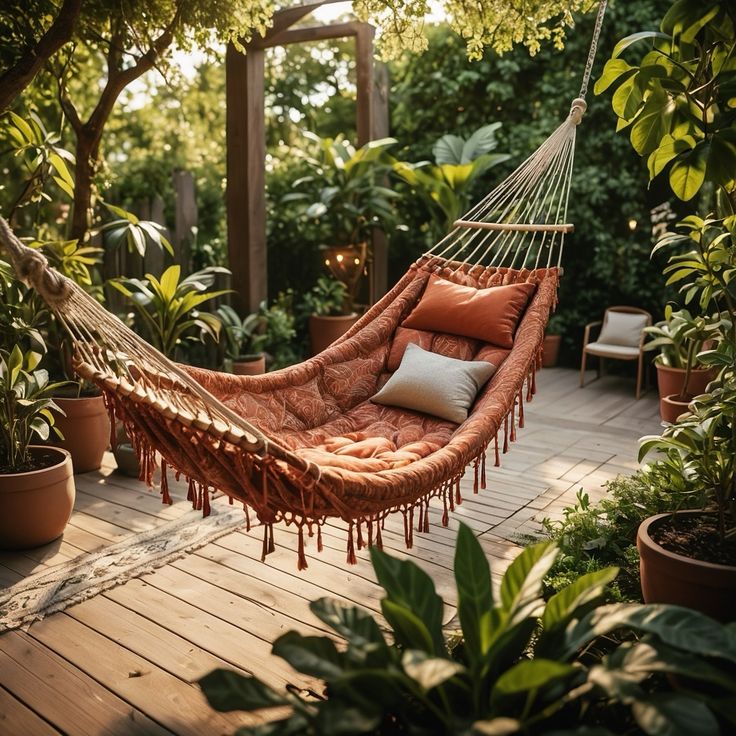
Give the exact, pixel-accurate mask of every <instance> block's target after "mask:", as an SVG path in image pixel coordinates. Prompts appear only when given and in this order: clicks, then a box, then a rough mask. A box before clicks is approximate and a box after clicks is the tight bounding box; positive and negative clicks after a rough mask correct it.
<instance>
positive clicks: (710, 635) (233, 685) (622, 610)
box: [200, 525, 736, 736]
mask: <svg viewBox="0 0 736 736" xmlns="http://www.w3.org/2000/svg"><path fill="white" fill-rule="evenodd" d="M557 554H558V552H557V549H556V547H555V545H554V544H551V543H549V542H545V543H540V544H537V545H534V546H533V547H528V548H527V549H525V550H524V551H523V552H522V553H521V554H520V555H519V556H518V557H517V558H516V560H515V561H514V562H513V563H512V564H511V565H510V567H509V568H508V570H507V571H506V574H505V575H504V576H503V579H502V581H501V586H500V591H499V594H498V597H497V598H496V599H495V600H494V594H493V592H492V586H491V576H490V568H489V565H488V561H487V559H486V557H485V555H484V553H483V550H482V548H481V546H480V543H479V542H478V540H477V539H476V538H475V536H474V535H473V533H472V531H471V530H470V529H469V528H468V527H466V526H464V525H461V527H460V532H459V534H458V541H457V548H456V552H455V564H454V568H455V580H456V583H457V593H458V603H457V621H458V623H459V626H460V627H461V631H460V632H458V634H457V635H456V636H454V637H453V638H452V639H451V640H450V642H448V641H447V640H446V639H445V632H444V630H443V626H442V623H443V620H444V615H445V612H444V602H443V600H442V598H440V597H439V596H438V595H437V593H436V591H435V588H434V584H433V582H432V579H431V578H430V577H429V576H428V575H427V574H426V573H425V572H424V571H422V569H421V568H420V567H418V566H417V565H416V564H414V563H413V562H411V561H408V560H400V559H398V558H394V557H391V556H390V555H388V554H386V553H384V552H381V551H379V550H378V549H376V548H375V547H374V548H372V549H371V559H372V562H373V567H374V570H375V573H376V577H377V578H378V582H379V584H380V585H381V586H382V587H383V588H384V591H385V594H386V595H385V597H384V598H383V599H382V601H381V610H382V612H383V616H384V618H385V620H386V622H387V623H388V626H389V629H390V634H391V640H392V643H389V642H388V641H387V639H386V637H385V635H384V633H383V631H382V630H381V627H380V625H379V623H378V622H377V621H376V619H374V618H373V617H372V616H371V615H370V614H369V613H367V612H366V611H363V610H361V609H359V608H355V607H349V606H346V605H344V604H341V603H338V602H336V601H334V600H330V599H328V598H322V599H320V600H317V601H314V602H313V603H312V604H311V606H310V607H311V610H312V612H313V613H314V614H315V615H316V616H317V617H318V618H319V619H320V620H321V621H322V622H323V623H324V624H326V625H327V626H329V627H330V628H331V629H332V630H333V631H334V632H335V633H336V634H337V635H338V636H340V637H342V638H344V639H345V640H346V641H347V646H346V647H338V646H337V645H336V644H335V641H334V639H333V638H331V637H327V636H303V635H301V634H299V633H298V632H296V631H290V632H288V633H286V634H284V635H283V636H281V637H280V638H279V639H277V640H276V642H275V643H274V646H273V651H274V654H276V655H277V656H280V657H282V658H284V659H285V660H286V661H287V662H289V664H291V665H292V666H293V667H294V668H295V669H296V670H298V671H299V672H302V673H304V674H305V675H308V676H310V677H314V678H318V679H321V680H324V681H325V682H326V689H325V692H324V695H323V696H322V697H318V698H310V699H306V698H304V697H302V696H300V695H299V694H298V693H297V692H295V691H290V692H287V693H286V694H281V693H279V692H277V691H275V690H273V689H271V688H270V687H269V686H268V685H266V684H265V683H263V682H262V681H261V680H259V679H258V678H256V677H253V676H243V675H240V674H238V673H235V672H231V671H227V670H215V671H214V672H212V673H210V674H209V675H207V676H206V677H204V678H203V679H202V680H200V685H201V687H202V689H203V690H204V692H205V695H206V696H207V699H208V700H209V702H210V704H211V705H212V706H213V707H215V708H216V709H217V710H221V711H232V710H245V711H254V710H260V709H271V708H276V707H282V706H286V707H289V708H290V709H291V713H290V714H289V715H288V716H287V717H286V718H283V719H281V720H276V721H273V722H271V723H269V724H267V725H264V726H256V727H250V728H249V727H244V728H241V729H239V731H238V734H240V735H241V736H245V734H254V736H255V735H256V734H259V735H261V736H265V735H266V734H269V735H271V736H286V735H287V734H305V735H308V734H315V735H317V734H319V736H333V735H334V736H336V735H337V734H344V735H347V734H415V735H416V736H422V735H426V736H430V735H432V736H437V735H441V734H468V735H470V734H490V735H495V736H503V735H508V736H511V735H512V734H526V735H529V736H535V735H536V734H551V733H553V732H554V733H556V734H558V736H561V735H562V734H568V735H569V736H572V735H573V734H580V735H582V734H592V733H594V734H597V735H599V736H606V735H611V734H613V733H623V732H632V733H633V732H635V731H636V729H637V727H638V729H641V731H644V732H645V733H647V734H650V735H651V736H665V735H671V734H676V733H686V732H687V729H688V728H692V727H693V725H694V724H697V733H698V734H703V735H708V736H710V735H712V736H716V735H717V734H718V733H719V720H720V721H721V722H723V723H728V724H729V725H731V726H733V725H734V724H736V715H735V714H734V713H733V711H732V709H730V708H729V707H728V704H727V703H728V698H732V697H733V694H734V693H735V692H736V676H735V675H734V665H736V640H734V637H733V633H732V632H731V631H730V630H728V629H727V628H726V627H725V626H722V625H720V624H718V623H717V622H715V621H713V620H711V619H709V618H707V617H706V616H703V615H701V614H699V613H696V612H694V611H689V610H688V609H685V608H680V607H677V606H643V605H636V604H632V605H622V604H614V605H608V606H599V607H596V603H597V601H598V600H599V599H600V596H601V594H602V593H603V590H604V588H605V586H606V584H607V583H609V582H610V581H611V580H613V579H614V578H615V576H616V573H617V571H616V569H615V568H606V569H604V570H600V571H598V572H595V573H592V574H590V575H586V576H583V577H581V578H579V579H577V580H576V581H575V582H574V583H572V584H571V585H570V586H568V587H567V588H565V589H563V590H561V591H560V592H559V593H557V594H556V595H555V596H553V597H552V598H550V599H549V600H548V601H546V602H545V601H544V599H543V598H542V580H543V578H544V576H545V574H546V573H547V572H548V571H549V569H550V567H551V566H552V565H553V564H554V561H555V558H556V557H557ZM622 631H624V632H625V631H631V632H634V633H635V634H636V635H637V636H638V637H640V638H638V639H634V640H626V641H623V642H621V643H618V641H620V639H619V640H618V641H616V640H614V639H612V638H611V637H610V635H611V634H613V633H616V632H619V633H620V632H622ZM664 673H667V674H672V675H679V676H686V677H687V678H688V680H687V682H686V686H685V687H684V688H683V689H682V690H681V691H679V692H678V691H673V687H674V686H673V685H672V682H671V681H670V682H668V681H666V680H664V679H663V678H662V677H661V675H662V674H664ZM609 729H615V730H609Z"/></svg>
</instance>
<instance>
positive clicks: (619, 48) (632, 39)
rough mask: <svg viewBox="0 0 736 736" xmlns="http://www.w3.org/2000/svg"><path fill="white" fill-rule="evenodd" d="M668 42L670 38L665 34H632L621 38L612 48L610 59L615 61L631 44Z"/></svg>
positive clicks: (655, 32)
mask: <svg viewBox="0 0 736 736" xmlns="http://www.w3.org/2000/svg"><path fill="white" fill-rule="evenodd" d="M646 40H654V41H670V40H671V39H670V37H669V36H668V35H667V34H666V33H660V32H659V31H640V32H639V33H632V34H631V35H630V36H626V38H622V39H621V40H620V41H619V42H618V43H617V44H616V45H615V46H614V47H613V52H612V53H611V58H613V59H615V58H616V57H618V56H621V54H622V53H623V52H624V51H625V50H626V49H627V48H629V46H631V44H634V43H637V42H638V41H646Z"/></svg>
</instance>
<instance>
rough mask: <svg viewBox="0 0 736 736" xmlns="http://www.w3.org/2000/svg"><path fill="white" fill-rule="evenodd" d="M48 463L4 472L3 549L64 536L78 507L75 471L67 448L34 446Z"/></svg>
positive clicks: (0, 494)
mask: <svg viewBox="0 0 736 736" xmlns="http://www.w3.org/2000/svg"><path fill="white" fill-rule="evenodd" d="M31 454H32V455H33V457H34V458H36V459H39V460H40V459H41V458H44V457H45V458H48V462H49V465H48V467H45V468H42V469H41V470H30V471H28V472H25V473H7V474H1V475H0V508H2V510H3V511H2V514H0V549H27V548H28V547H38V546H39V545H41V544H46V543H48V542H51V541H52V540H54V539H56V538H57V537H60V536H61V535H62V534H63V533H64V528H65V527H66V523H67V521H69V517H70V516H71V514H72V509H73V508H74V497H75V488H74V471H73V469H72V460H71V457H70V455H69V453H68V452H67V451H66V450H62V449H60V448H58V447H31Z"/></svg>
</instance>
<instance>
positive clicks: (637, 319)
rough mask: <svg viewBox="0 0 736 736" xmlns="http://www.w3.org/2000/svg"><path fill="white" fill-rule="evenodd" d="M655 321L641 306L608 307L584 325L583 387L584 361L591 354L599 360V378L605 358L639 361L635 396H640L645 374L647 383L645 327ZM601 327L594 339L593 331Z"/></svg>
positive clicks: (581, 372) (582, 384)
mask: <svg viewBox="0 0 736 736" xmlns="http://www.w3.org/2000/svg"><path fill="white" fill-rule="evenodd" d="M651 324H652V315H651V314H649V312H647V311H646V310H644V309H639V308H638V307H608V309H606V312H605V314H604V315H603V319H602V320H598V321H597V322H590V323H589V324H587V325H586V326H585V336H584V337H583V355H582V359H581V361H580V388H582V387H583V386H584V385H585V363H586V359H587V357H588V355H595V356H596V357H597V358H598V359H599V360H598V378H600V376H601V370H602V368H603V361H604V360H605V359H606V358H612V359H614V360H636V361H638V368H637V372H636V398H637V399H638V398H639V397H640V396H641V383H642V377H644V380H645V382H646V375H645V371H644V350H643V344H644V328H645V327H648V326H649V325H651ZM596 327H600V328H601V331H600V334H599V336H598V339H597V340H595V341H591V339H590V338H591V332H592V331H593V330H594V329H595V328H596Z"/></svg>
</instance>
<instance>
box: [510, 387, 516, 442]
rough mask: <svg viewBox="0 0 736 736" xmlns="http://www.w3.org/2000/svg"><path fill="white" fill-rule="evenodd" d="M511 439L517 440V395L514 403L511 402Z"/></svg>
mask: <svg viewBox="0 0 736 736" xmlns="http://www.w3.org/2000/svg"><path fill="white" fill-rule="evenodd" d="M511 441H512V442H516V397H515V396H514V403H513V404H511Z"/></svg>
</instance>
